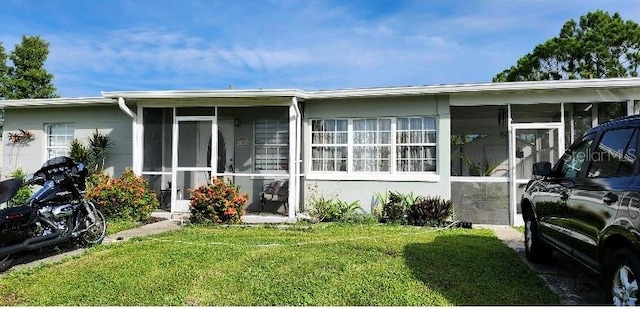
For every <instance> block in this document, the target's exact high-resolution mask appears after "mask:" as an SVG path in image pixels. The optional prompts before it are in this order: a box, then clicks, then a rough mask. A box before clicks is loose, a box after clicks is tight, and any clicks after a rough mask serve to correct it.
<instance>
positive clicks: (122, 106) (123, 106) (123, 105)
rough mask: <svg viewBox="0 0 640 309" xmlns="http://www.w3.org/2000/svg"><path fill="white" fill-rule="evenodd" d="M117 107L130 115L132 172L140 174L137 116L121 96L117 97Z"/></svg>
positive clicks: (140, 156)
mask: <svg viewBox="0 0 640 309" xmlns="http://www.w3.org/2000/svg"><path fill="white" fill-rule="evenodd" d="M118 107H120V110H121V111H122V112H124V113H125V114H127V116H129V117H131V119H132V121H131V130H132V131H131V133H132V134H131V141H132V148H131V150H132V151H131V152H132V155H133V158H132V164H133V172H134V173H135V174H136V175H141V174H142V170H141V169H140V166H141V164H140V162H141V159H142V154H141V153H139V152H140V151H141V149H140V148H139V147H137V146H138V141H139V140H140V136H139V134H138V133H139V130H138V116H137V115H136V114H135V113H134V112H133V111H132V110H131V109H129V107H128V106H127V104H126V103H125V100H124V98H123V97H119V98H118Z"/></svg>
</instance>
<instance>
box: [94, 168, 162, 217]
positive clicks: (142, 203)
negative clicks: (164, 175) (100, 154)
mask: <svg viewBox="0 0 640 309" xmlns="http://www.w3.org/2000/svg"><path fill="white" fill-rule="evenodd" d="M85 198H86V199H88V200H91V201H93V202H94V203H95V204H96V206H97V207H98V208H99V209H100V210H101V211H102V213H103V214H104V215H105V216H106V217H107V218H110V219H124V220H134V221H143V220H147V219H149V218H150V217H151V212H152V211H153V210H154V209H156V208H158V206H159V202H158V198H157V197H156V194H155V192H153V191H152V190H150V189H149V186H148V184H147V180H146V179H144V178H142V177H140V176H137V175H136V174H134V173H133V171H131V170H126V171H125V172H124V173H123V174H122V176H121V177H120V178H113V177H111V176H109V175H108V174H105V173H98V174H93V175H91V176H89V179H88V181H87V190H86V194H85Z"/></svg>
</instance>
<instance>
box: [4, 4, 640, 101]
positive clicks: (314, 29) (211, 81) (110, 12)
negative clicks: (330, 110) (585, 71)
mask: <svg viewBox="0 0 640 309" xmlns="http://www.w3.org/2000/svg"><path fill="white" fill-rule="evenodd" d="M596 9H602V10H605V11H608V12H610V13H611V14H613V13H614V12H619V13H620V14H621V16H622V17H623V18H624V19H631V20H634V21H636V22H640V1H635V0H617V1H611V0H601V1H596V0H565V1H552V0H535V1H534V0H518V1H513V0H502V1H499V0H495V1H490V0H484V1H476V0H465V1H462V0H460V1H452V0H442V1H439V0H429V1H427V0H425V1H400V0H398V1H393V0H389V1H376V0H370V1H365V0H361V1H312V0H292V1H275V0H274V1H267V0H263V1H248V0H246V1H245V0H237V1H231V0H228V1H214V0H201V1H198V0H180V1H178V0H176V1H165V0H139V1H119V0H109V1H89V0H86V1H76V0H56V1H48V0H46V1H45V0H29V1H27V0H25V1H20V0H4V1H2V10H0V21H1V22H0V42H2V43H3V45H4V47H5V49H7V51H10V50H12V49H13V46H14V45H15V44H16V43H18V42H19V41H20V40H21V37H22V35H39V36H41V37H42V38H43V39H45V40H46V41H48V42H49V43H50V54H49V60H48V61H47V64H46V66H47V69H48V70H49V71H50V72H51V73H53V74H54V76H55V79H54V84H55V85H56V87H57V88H58V94H59V95H61V96H63V97H77V96H99V95H100V91H121V90H173V89H227V88H228V87H229V85H233V87H234V88H236V89H257V88H272V89H304V90H315V89H337V88H362V87H380V86H383V87H385V86H409V85H433V84H455V83H475V82H489V81H491V78H492V77H493V76H494V75H496V74H497V73H499V72H501V71H502V70H504V69H506V68H508V67H509V66H511V65H513V64H514V63H515V62H516V61H517V59H518V58H520V56H522V55H524V54H525V53H527V52H529V51H531V50H532V49H533V47H534V46H535V45H537V44H539V43H542V42H544V41H545V40H547V39H549V38H551V37H553V36H556V35H557V34H558V32H559V31H560V28H561V26H562V24H563V23H564V22H566V21H567V20H569V19H571V18H573V19H576V20H577V19H578V18H579V17H580V16H581V15H584V14H586V13H587V12H589V11H593V10H596Z"/></svg>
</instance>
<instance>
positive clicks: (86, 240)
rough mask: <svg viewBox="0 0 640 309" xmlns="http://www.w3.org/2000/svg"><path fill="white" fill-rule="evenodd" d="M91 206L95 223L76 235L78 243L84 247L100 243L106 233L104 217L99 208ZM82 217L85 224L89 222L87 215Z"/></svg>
mask: <svg viewBox="0 0 640 309" xmlns="http://www.w3.org/2000/svg"><path fill="white" fill-rule="evenodd" d="M92 208H93V209H92V210H93V214H94V216H95V217H96V223H95V224H94V225H93V226H91V227H90V228H89V229H87V230H86V231H85V232H84V233H82V234H80V236H79V237H78V239H79V240H80V244H81V245H82V246H84V247H91V246H95V245H97V244H100V243H101V242H102V241H103V240H104V238H105V236H106V235H107V219H105V217H104V215H103V214H102V212H100V210H98V209H96V208H95V207H92ZM83 219H84V220H85V222H86V224H87V225H89V224H90V222H89V218H88V217H85V218H83Z"/></svg>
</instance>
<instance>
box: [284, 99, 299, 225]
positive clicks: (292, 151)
mask: <svg viewBox="0 0 640 309" xmlns="http://www.w3.org/2000/svg"><path fill="white" fill-rule="evenodd" d="M297 104H298V102H297V100H296V98H295V97H293V98H292V99H291V105H290V106H289V200H288V201H287V203H288V204H289V207H288V210H289V214H288V215H289V221H295V218H296V209H297V208H298V177H297V173H296V162H297V160H298V158H297V157H298V156H297V154H298V153H297V151H296V149H297V147H298V145H297V144H298V143H297V139H296V136H297V131H298V128H297V127H296V124H297V122H298V121H297V118H298V115H297V108H298V106H297Z"/></svg>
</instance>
